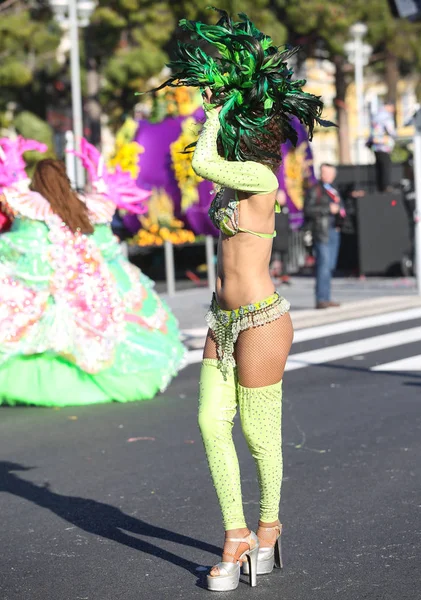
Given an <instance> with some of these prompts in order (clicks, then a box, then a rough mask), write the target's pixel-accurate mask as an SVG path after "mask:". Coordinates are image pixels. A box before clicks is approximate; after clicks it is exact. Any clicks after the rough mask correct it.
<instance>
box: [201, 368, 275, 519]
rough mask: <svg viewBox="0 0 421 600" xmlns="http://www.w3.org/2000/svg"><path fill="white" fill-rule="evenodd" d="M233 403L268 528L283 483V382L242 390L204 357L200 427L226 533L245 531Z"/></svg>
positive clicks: (262, 516) (231, 377) (262, 513)
mask: <svg viewBox="0 0 421 600" xmlns="http://www.w3.org/2000/svg"><path fill="white" fill-rule="evenodd" d="M237 404H238V406H239V409H240V417H241V424H242V428H243V433H244V436H245V438H246V441H247V444H248V447H249V449H250V452H251V453H252V456H253V458H254V459H255V462H256V465H257V472H258V478H259V486H260V519H261V520H262V521H263V522H265V523H271V522H273V521H276V520H277V518H278V511H279V500H280V493H281V492H280V491H281V483H282V434H281V418H282V382H281V381H280V382H279V383H276V384H274V385H269V386H266V387H260V388H245V387H243V386H241V385H240V384H238V383H237V380H236V373H235V370H234V369H233V368H231V370H230V372H229V373H228V376H227V379H226V380H224V377H223V376H222V374H221V371H220V370H219V369H218V367H217V360H216V359H210V358H207V359H206V358H205V359H204V360H203V363H202V370H201V374H200V396H199V427H200V431H201V434H202V438H203V443H204V446H205V451H206V455H207V458H208V463H209V468H210V471H211V475H212V479H213V483H214V486H215V489H216V493H217V495H218V499H219V503H220V505H221V510H222V516H223V520H224V527H225V529H226V530H229V529H239V528H242V527H245V526H246V523H245V519H244V513H243V504H242V497H241V483H240V469H239V466H238V459H237V454H236V451H235V447H234V442H233V439H232V427H233V424H234V416H235V413H236V411H237Z"/></svg>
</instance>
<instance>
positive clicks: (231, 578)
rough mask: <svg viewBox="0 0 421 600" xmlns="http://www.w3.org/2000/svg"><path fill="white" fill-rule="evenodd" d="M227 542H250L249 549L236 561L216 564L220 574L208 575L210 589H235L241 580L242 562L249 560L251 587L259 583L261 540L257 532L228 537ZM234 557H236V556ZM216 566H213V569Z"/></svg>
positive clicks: (213, 590) (222, 590)
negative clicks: (243, 535)
mask: <svg viewBox="0 0 421 600" xmlns="http://www.w3.org/2000/svg"><path fill="white" fill-rule="evenodd" d="M226 541H227V542H237V543H239V544H248V545H249V549H248V550H246V551H245V552H243V554H241V556H239V557H238V559H237V561H236V562H225V561H222V562H220V563H218V564H217V565H215V567H216V568H217V569H218V570H219V575H215V576H213V575H208V576H207V583H208V590H210V591H211V592H229V591H230V590H235V589H237V587H238V584H239V582H240V571H241V563H243V562H244V561H246V562H247V567H248V569H247V574H248V575H249V583H250V585H251V587H255V586H256V585H257V558H258V554H259V540H258V537H257V535H256V534H255V533H253V531H252V532H250V535H248V536H247V537H245V538H227V539H226ZM234 558H236V557H235V556H234ZM215 567H212V568H213V569H214V568H215Z"/></svg>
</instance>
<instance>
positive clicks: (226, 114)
mask: <svg viewBox="0 0 421 600" xmlns="http://www.w3.org/2000/svg"><path fill="white" fill-rule="evenodd" d="M212 8H213V7H212ZM213 10H216V11H217V12H219V14H220V15H221V17H220V19H219V21H218V23H217V24H216V25H207V24H205V23H202V22H200V21H188V20H186V19H182V20H181V21H180V27H181V28H182V29H183V30H184V31H188V32H190V35H191V39H192V40H195V41H196V40H197V41H199V42H200V41H204V42H207V43H208V44H210V45H212V46H214V47H215V49H216V50H217V54H218V55H217V56H215V57H212V56H210V55H209V54H207V53H206V52H205V51H204V50H203V49H202V48H201V47H200V46H199V45H194V44H185V43H181V42H179V43H178V46H177V50H176V58H175V59H174V60H173V61H171V62H170V63H169V64H168V66H169V67H170V68H171V71H172V76H171V77H170V78H169V79H168V80H167V81H165V82H164V83H163V84H162V85H161V86H159V87H158V88H156V89H155V90H152V91H157V90H159V89H162V88H164V87H166V86H170V87H178V86H193V87H198V88H201V89H202V90H204V89H205V88H207V87H209V88H210V89H211V91H212V95H213V98H214V102H215V104H216V105H222V109H221V112H220V114H219V120H220V123H221V129H220V133H219V138H220V141H221V142H222V147H223V150H224V154H225V157H226V158H231V159H235V160H249V159H250V157H252V156H256V155H257V156H258V155H261V154H262V152H261V151H259V144H258V140H259V137H260V136H261V135H265V134H267V130H266V125H267V124H268V123H269V121H270V120H271V119H272V118H273V117H275V116H276V117H277V118H278V119H280V120H281V125H282V130H283V133H284V136H285V139H288V140H290V141H291V142H292V143H293V144H294V145H295V144H296V142H297V132H296V131H295V129H294V127H293V126H292V124H291V117H292V116H295V117H297V118H298V119H299V120H300V122H301V123H303V124H304V125H305V126H306V127H307V128H308V132H309V138H310V139H311V138H312V135H313V129H314V126H315V123H318V124H319V125H322V126H330V125H332V123H330V122H328V121H323V120H322V119H321V113H322V109H323V102H322V100H321V99H320V97H319V96H314V95H313V94H309V93H307V92H304V91H303V89H302V88H303V86H304V84H305V83H306V82H305V80H295V81H294V80H293V79H292V76H293V71H292V69H290V68H289V67H288V65H287V60H288V59H289V58H291V57H292V56H293V55H294V54H295V53H296V52H297V51H298V50H299V48H292V49H283V50H280V49H279V48H278V47H276V46H274V45H273V42H272V39H271V38H270V37H269V36H267V35H265V34H264V33H262V32H261V31H259V30H258V29H257V28H256V27H255V25H253V23H252V22H251V21H250V20H249V19H248V17H247V16H246V15H245V14H243V13H240V14H239V15H238V16H239V18H240V21H239V22H234V21H232V19H231V18H230V17H229V15H228V13H226V12H225V11H222V10H219V9H216V8H213ZM241 141H243V142H244V143H243V144H241V143H240V142H241Z"/></svg>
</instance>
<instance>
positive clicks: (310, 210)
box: [304, 163, 345, 308]
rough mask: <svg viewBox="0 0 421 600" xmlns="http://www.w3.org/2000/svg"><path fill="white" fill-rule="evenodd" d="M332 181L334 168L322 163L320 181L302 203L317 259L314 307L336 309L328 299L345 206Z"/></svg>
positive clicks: (333, 303) (334, 172) (334, 176)
mask: <svg viewBox="0 0 421 600" xmlns="http://www.w3.org/2000/svg"><path fill="white" fill-rule="evenodd" d="M335 179H336V167H334V166H333V165H330V164H327V163H324V164H322V166H321V168H320V180H319V181H318V182H317V183H316V184H315V185H314V186H313V187H311V188H310V189H309V190H308V192H307V194H306V197H305V202H304V217H305V219H306V222H307V223H308V227H309V228H310V230H311V233H312V237H313V253H314V258H315V260H316V290H315V292H316V308H330V307H334V306H339V304H338V303H337V302H333V301H332V300H331V279H332V273H333V271H334V270H335V268H336V263H337V260H338V253H339V246H340V243H341V231H340V230H341V225H342V223H343V220H344V218H345V207H344V204H343V202H342V199H341V197H340V195H339V192H338V191H337V190H336V189H335V188H334V187H333V185H332V184H333V182H334V181H335Z"/></svg>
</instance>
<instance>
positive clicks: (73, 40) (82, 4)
mask: <svg viewBox="0 0 421 600" xmlns="http://www.w3.org/2000/svg"><path fill="white" fill-rule="evenodd" d="M50 6H51V9H52V10H53V12H54V15H55V17H56V19H57V21H58V23H59V24H60V25H61V27H62V28H63V29H68V30H69V38H70V76H71V94H72V116H73V133H74V140H75V143H76V144H78V143H80V140H81V139H82V137H83V110H82V90H81V84H80V56H79V32H78V28H79V27H86V26H87V25H88V24H89V19H90V16H91V14H92V12H93V10H94V8H95V1H94V0H50ZM75 183H76V187H77V188H83V186H84V184H85V173H84V170H83V167H82V163H81V162H80V160H79V159H77V160H76V181H75Z"/></svg>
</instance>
